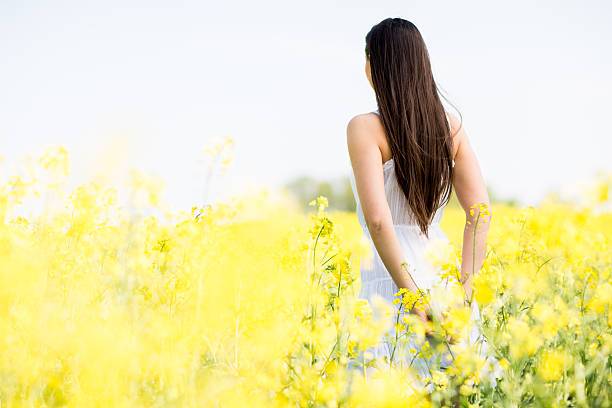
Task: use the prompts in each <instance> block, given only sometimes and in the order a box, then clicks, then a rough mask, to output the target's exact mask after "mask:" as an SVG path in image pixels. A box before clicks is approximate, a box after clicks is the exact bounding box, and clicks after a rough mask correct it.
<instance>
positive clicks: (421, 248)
mask: <svg viewBox="0 0 612 408" xmlns="http://www.w3.org/2000/svg"><path fill="white" fill-rule="evenodd" d="M365 54H366V62H365V72H366V76H367V78H368V81H369V82H370V85H371V86H372V88H373V89H374V92H375V95H376V102H377V105H378V110H377V111H376V112H370V113H364V114H360V115H357V116H355V117H353V118H352V119H351V120H350V121H349V123H348V126H347V145H348V151H349V156H350V160H351V165H352V169H353V174H352V175H351V185H352V187H353V193H354V195H355V199H356V201H357V215H358V218H359V222H360V224H361V226H362V229H363V231H364V234H365V235H366V237H367V238H369V239H370V242H371V244H372V249H373V255H374V259H373V262H372V264H371V265H369V266H368V265H364V264H362V266H361V281H362V286H361V292H360V297H361V298H366V299H368V300H371V299H372V297H373V296H374V295H378V296H381V297H383V298H384V299H385V300H387V301H389V302H390V303H392V302H393V300H394V299H395V298H396V297H395V296H394V295H395V294H396V292H398V290H399V288H407V289H408V290H410V291H413V292H416V290H417V288H420V289H423V290H426V289H428V288H431V287H432V285H433V284H434V282H435V278H436V270H435V268H434V267H433V265H431V263H430V262H429V261H428V260H427V258H426V255H425V253H426V249H427V246H428V244H430V243H431V241H432V240H435V239H441V240H443V241H446V242H448V240H447V238H446V236H445V234H444V232H443V231H442V229H441V227H440V220H441V217H442V212H443V208H444V206H445V205H446V203H447V202H448V200H449V198H450V195H451V192H452V189H453V188H454V189H455V192H456V195H457V197H458V199H459V202H460V204H461V206H462V207H463V209H464V210H465V213H466V223H465V229H464V235H463V248H462V263H461V281H462V285H463V288H464V289H465V296H466V300H467V301H469V300H471V296H472V286H471V283H472V272H473V271H478V270H479V269H480V267H481V266H482V262H483V260H484V255H485V250H486V236H487V228H488V225H489V224H488V222H487V221H488V219H489V218H490V215H489V214H488V212H487V211H482V214H479V209H483V208H485V207H487V208H488V204H489V197H488V194H487V189H486V186H485V183H484V181H483V177H482V175H481V172H480V169H479V165H478V161H477V159H476V156H475V154H474V152H473V150H472V148H471V146H470V142H469V140H468V137H467V134H466V132H465V129H464V128H463V127H462V126H461V123H459V121H458V120H457V119H456V118H455V117H454V116H453V115H450V114H447V113H446V111H445V109H444V107H443V105H442V103H441V101H440V98H439V96H438V90H437V87H436V83H435V81H434V78H433V74H432V71H431V65H430V61H429V56H428V52H427V48H426V46H425V43H424V42H423V38H422V37H421V34H420V33H419V31H418V29H417V28H416V27H415V26H414V24H412V23H410V22H409V21H406V20H404V19H401V18H388V19H385V20H383V21H381V22H380V23H379V24H376V25H375V26H374V27H372V29H371V30H370V32H369V33H368V34H367V36H366V47H365ZM478 203H483V204H484V206H480V207H476V208H472V206H473V205H474V204H478ZM476 219H479V222H478V227H477V229H476V231H475V230H474V228H475V226H476V222H475V220H476ZM474 244H475V246H476V247H475V248H474ZM474 254H475V257H474V256H473V255H474ZM404 262H407V265H408V266H409V268H408V269H406V268H405V265H406V264H404ZM471 304H472V306H473V307H472V317H473V318H478V317H479V311H478V305H477V304H476V302H474V301H472V303H471ZM411 312H412V313H415V314H417V315H418V316H419V317H420V318H421V319H423V320H424V321H426V320H428V319H429V316H428V313H429V312H430V311H429V310H428V309H427V308H425V309H416V308H415V309H413V310H411ZM474 328H476V327H475V326H474ZM477 334H478V333H474V335H477ZM411 348H413V347H412V346H411ZM372 351H373V352H374V354H375V357H381V356H383V355H387V356H388V357H390V356H391V355H392V353H393V352H392V350H391V348H390V347H388V345H387V344H380V345H379V346H377V347H376V348H374V349H373V350H372Z"/></svg>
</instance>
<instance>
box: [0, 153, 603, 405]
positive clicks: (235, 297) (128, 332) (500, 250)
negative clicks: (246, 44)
mask: <svg viewBox="0 0 612 408" xmlns="http://www.w3.org/2000/svg"><path fill="white" fill-rule="evenodd" d="M40 166H41V167H39V168H38V170H37V171H39V172H40V174H44V175H45V177H46V178H44V177H43V178H39V179H40V180H45V182H44V183H42V181H41V182H38V183H35V184H30V183H28V182H27V180H25V179H23V178H12V179H10V180H9V181H8V182H7V183H6V184H4V185H2V186H1V187H0V217H1V218H0V220H2V222H1V223H0V406H2V407H4V406H9V407H10V406H41V405H47V406H75V407H83V406H104V407H110V406H219V407H228V406H241V407H243V406H244V407H257V406H261V407H273V406H283V407H285V406H313V407H314V406H329V407H335V406H351V407H374V406H385V407H391V406H398V407H399V406H430V405H444V404H445V403H446V404H450V401H451V400H453V399H455V400H456V399H460V400H461V401H462V402H463V403H464V404H465V406H468V405H471V406H479V405H482V406H566V405H572V406H584V407H586V406H609V405H610V389H611V380H612V374H611V361H610V349H611V347H612V332H611V330H610V327H611V325H612V318H611V316H610V303H611V301H612V285H611V282H612V280H611V276H610V274H611V271H612V251H611V250H610V238H611V235H612V234H611V233H612V215H611V214H610V212H609V211H600V210H599V209H601V208H605V207H604V205H606V204H609V197H608V184H602V185H601V186H600V189H599V190H598V191H599V195H598V196H597V197H596V198H595V199H594V200H592V203H591V205H590V206H583V207H580V208H579V207H577V206H572V205H569V204H563V203H559V202H550V203H547V204H543V205H542V206H540V207H538V208H512V207H506V206H501V205H493V206H492V208H491V212H492V214H493V218H492V221H491V222H492V224H491V227H490V234H489V237H490V238H489V244H488V249H489V252H488V256H487V260H486V262H485V265H484V267H483V269H482V271H481V273H480V274H479V275H478V277H477V279H476V281H475V295H476V298H477V300H478V301H479V302H480V304H481V305H482V314H483V331H484V333H485V334H486V335H487V337H488V339H489V342H490V343H491V345H492V346H493V347H494V352H495V355H496V357H497V358H499V360H500V363H501V365H502V367H503V369H504V375H503V378H502V379H501V380H500V381H499V382H498V383H497V385H496V386H495V387H491V386H490V385H489V384H487V382H486V381H484V379H483V378H480V376H479V370H480V369H481V368H482V363H483V362H482V361H480V360H479V359H478V358H476V357H475V354H474V353H473V350H471V349H469V348H465V349H460V348H458V349H456V350H455V351H456V356H455V362H454V364H453V366H452V368H451V369H449V370H447V371H440V370H432V371H433V372H432V380H433V391H432V392H431V393H428V392H426V391H425V389H424V388H422V389H419V388H414V387H411V386H410V384H412V380H413V379H414V378H413V374H412V373H411V372H410V369H407V368H401V367H396V366H393V365H392V367H390V368H389V369H387V370H378V371H373V372H372V373H370V371H368V372H367V374H366V376H364V375H363V373H364V372H365V371H366V370H365V367H361V368H359V364H363V363H365V365H371V364H372V363H371V362H370V363H368V361H367V353H366V354H364V353H360V352H361V351H363V350H365V348H367V346H368V345H371V344H373V343H374V342H376V341H377V340H378V336H379V334H380V333H382V331H383V330H384V329H385V328H386V327H389V326H388V325H389V324H391V317H392V315H391V316H390V318H389V319H387V320H377V319H374V317H373V314H372V313H371V312H372V310H371V309H370V308H369V307H368V306H367V304H364V303H363V302H359V301H356V300H355V294H356V293H357V291H358V289H359V262H360V261H361V260H362V259H365V258H366V257H367V256H368V254H367V251H365V250H364V245H363V241H361V240H360V232H361V231H360V228H359V225H358V223H357V219H356V217H355V214H353V213H336V212H328V211H327V210H326V209H325V200H324V199H319V200H317V201H316V202H315V203H314V204H316V205H317V206H318V208H315V207H313V210H312V213H311V214H304V213H301V212H300V211H297V210H294V209H292V207H290V206H289V205H287V204H284V203H282V202H275V201H273V200H271V199H269V197H268V196H266V195H265V194H262V195H257V196H251V197H245V198H244V200H238V201H235V202H230V203H224V204H218V205H215V206H213V207H207V208H194V209H193V211H191V212H185V213H172V214H167V213H166V214H164V213H162V212H149V213H147V212H146V211H145V210H146V209H151V208H153V209H155V206H156V203H157V198H156V195H155V191H154V189H150V188H148V186H147V185H145V184H144V183H136V184H135V186H134V194H135V195H142V196H143V197H144V198H145V202H144V204H142V207H140V208H137V209H132V210H131V211H126V210H125V209H122V208H119V207H118V206H117V204H116V202H115V198H114V193H113V190H110V189H107V188H105V187H101V186H97V185H95V184H89V185H85V186H82V187H80V188H78V189H76V190H74V191H72V192H70V193H69V194H65V193H64V192H63V190H62V188H61V183H60V182H59V181H57V180H61V177H63V176H65V172H66V168H65V166H64V165H63V157H62V154H61V151H60V152H59V153H57V152H56V153H55V154H54V155H47V156H45V157H43V158H42V159H41V160H40ZM35 191H39V192H41V195H40V197H38V198H36V197H34V198H32V194H33V192H35ZM49 197H53V198H54V200H55V201H53V202H54V203H55V205H53V206H51V205H49V207H48V209H46V210H44V211H43V212H42V213H41V215H40V216H35V217H34V216H33V217H29V218H25V217H22V216H17V215H16V214H17V209H18V208H19V206H20V205H21V203H22V201H27V200H32V199H34V200H35V201H36V200H38V201H39V202H46V203H49V202H51V201H52V200H51V201H50V200H49ZM313 198H314V197H313ZM58 203H59V205H58ZM608 208H609V207H608ZM145 214H149V215H145ZM151 214H153V215H151ZM463 221H464V215H463V212H462V211H461V210H459V209H454V208H447V210H446V213H445V218H444V221H443V223H444V224H443V225H444V228H445V230H446V231H447V233H448V236H449V237H450V238H451V240H452V241H453V243H455V246H454V248H459V244H460V238H461V235H462V228H463ZM447 255H448V256H450V258H445V259H441V260H440V262H441V263H440V267H441V269H440V270H441V273H444V274H447V275H448V276H449V279H453V277H454V276H455V274H456V272H457V271H456V270H454V269H453V268H456V267H454V266H453V265H456V257H457V256H458V255H459V254H458V253H457V251H456V250H451V251H449V252H447ZM387 306H388V307H387ZM376 307H377V308H379V309H380V310H382V311H385V310H386V311H389V310H390V309H389V308H390V307H391V305H377V306H376ZM462 308H463V306H462V305H456V306H452V309H451V310H450V312H449V314H448V316H447V317H446V318H441V320H440V321H439V323H438V324H439V328H441V329H443V330H447V331H453V330H455V331H456V335H457V336H461V330H460V329H457V328H456V327H455V326H456V323H457V319H458V318H460V316H464V313H462V310H461V309H462ZM453 319H454V320H453ZM401 328H402V329H403V330H406V332H407V333H412V334H413V335H416V336H419V333H422V327H420V325H419V322H418V321H417V320H408V321H404V322H402V325H401ZM421 337H422V335H421ZM349 364H357V366H358V369H356V370H354V369H351V370H349V369H347V366H348V365H349ZM423 381H426V380H423ZM407 400H408V401H410V402H409V403H408V404H409V405H406V404H407V402H406V401H407Z"/></svg>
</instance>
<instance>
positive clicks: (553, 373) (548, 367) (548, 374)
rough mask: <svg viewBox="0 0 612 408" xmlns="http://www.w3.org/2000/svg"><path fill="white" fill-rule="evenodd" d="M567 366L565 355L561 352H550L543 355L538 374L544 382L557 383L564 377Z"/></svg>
mask: <svg viewBox="0 0 612 408" xmlns="http://www.w3.org/2000/svg"><path fill="white" fill-rule="evenodd" d="M566 366H567V357H566V354H565V353H563V352H561V351H559V350H549V351H545V352H544V353H542V356H541V357H540V361H539V363H538V368H537V372H538V375H539V376H540V377H542V379H544V381H557V380H559V379H560V378H561V377H562V376H563V372H564V371H565V368H566Z"/></svg>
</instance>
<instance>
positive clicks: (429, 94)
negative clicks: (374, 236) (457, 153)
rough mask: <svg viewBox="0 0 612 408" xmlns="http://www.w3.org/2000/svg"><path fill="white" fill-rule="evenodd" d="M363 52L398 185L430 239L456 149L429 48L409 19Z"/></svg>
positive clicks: (375, 33)
mask: <svg viewBox="0 0 612 408" xmlns="http://www.w3.org/2000/svg"><path fill="white" fill-rule="evenodd" d="M365 52H366V56H367V57H368V59H369V60H370V69H371V73H372V83H373V86H374V92H375V94H376V102H377V104H378V112H379V115H380V118H381V121H382V124H383V126H384V129H385V131H386V134H387V138H388V141H389V146H390V148H391V154H392V157H393V161H394V165H395V166H394V167H395V174H396V177H397V181H398V184H399V186H400V187H401V189H402V191H403V192H404V195H405V196H406V198H407V200H408V204H409V205H410V208H411V210H412V212H413V215H414V218H415V222H416V223H417V225H418V226H419V228H420V229H421V231H422V232H423V233H424V234H425V236H428V227H429V225H430V223H431V222H432V220H433V217H434V215H435V213H436V211H437V210H438V209H439V208H440V207H442V206H444V205H445V204H446V203H448V201H449V199H450V196H451V194H452V178H453V148H452V137H451V135H450V132H451V129H450V127H449V125H448V122H447V120H446V112H445V110H444V106H443V105H442V102H441V100H440V97H439V95H438V87H437V85H436V83H435V81H434V78H433V73H432V71H431V64H430V62H429V53H428V52H427V47H426V46H425V42H424V41H423V38H422V37H421V33H420V32H419V30H418V29H417V28H416V26H415V25H414V24H412V23H411V22H410V21H407V20H404V19H402V18H387V19H385V20H383V21H381V22H380V23H378V24H376V25H375V26H374V27H372V29H371V30H370V31H369V32H368V34H367V35H366V48H365Z"/></svg>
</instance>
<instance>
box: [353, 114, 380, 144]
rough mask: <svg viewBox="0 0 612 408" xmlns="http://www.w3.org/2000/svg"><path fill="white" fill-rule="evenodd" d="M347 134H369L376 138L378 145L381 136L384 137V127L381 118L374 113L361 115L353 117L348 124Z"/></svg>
mask: <svg viewBox="0 0 612 408" xmlns="http://www.w3.org/2000/svg"><path fill="white" fill-rule="evenodd" d="M347 134H364V135H365V134H367V135H370V137H371V136H372V135H374V136H375V138H374V139H375V140H376V142H377V143H378V141H379V140H378V139H380V136H383V137H384V127H383V125H382V122H381V120H380V117H379V116H378V115H377V114H376V113H374V112H365V113H359V114H356V115H354V116H353V117H351V119H349V121H348V124H347Z"/></svg>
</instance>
